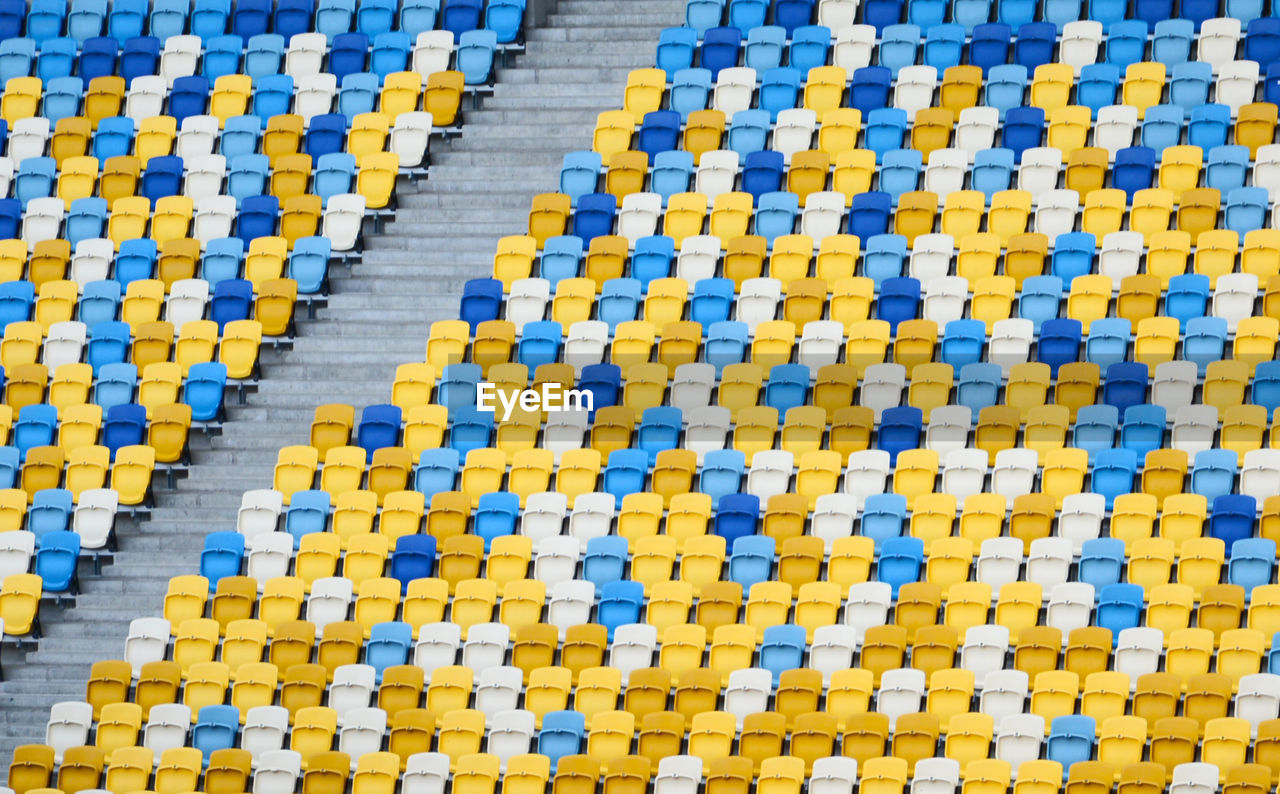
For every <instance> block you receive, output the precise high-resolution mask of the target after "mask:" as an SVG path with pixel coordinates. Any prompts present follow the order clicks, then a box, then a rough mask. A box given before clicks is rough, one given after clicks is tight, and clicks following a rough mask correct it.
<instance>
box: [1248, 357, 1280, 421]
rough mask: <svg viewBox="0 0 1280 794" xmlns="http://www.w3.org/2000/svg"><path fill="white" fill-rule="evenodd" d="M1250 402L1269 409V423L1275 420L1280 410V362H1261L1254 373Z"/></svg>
mask: <svg viewBox="0 0 1280 794" xmlns="http://www.w3.org/2000/svg"><path fill="white" fill-rule="evenodd" d="M1249 401H1250V402H1251V403H1253V404H1254V405H1261V406H1262V407H1263V408H1266V409H1267V421H1268V422H1270V421H1272V420H1273V419H1274V418H1275V414H1276V408H1280V361H1260V362H1258V365H1257V368H1256V369H1255V370H1254V372H1253V383H1252V384H1251V385H1250V387H1249Z"/></svg>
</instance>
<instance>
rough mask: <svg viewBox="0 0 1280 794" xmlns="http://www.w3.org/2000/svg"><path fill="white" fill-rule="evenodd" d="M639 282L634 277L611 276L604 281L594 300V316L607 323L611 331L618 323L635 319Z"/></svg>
mask: <svg viewBox="0 0 1280 794" xmlns="http://www.w3.org/2000/svg"><path fill="white" fill-rule="evenodd" d="M641 299H642V298H641V292H640V282H639V281H637V280H636V279H634V278H611V279H609V280H608V281H606V282H605V283H604V287H603V288H602V289H601V292H600V297H599V298H598V299H597V300H596V316H597V317H598V318H599V320H600V321H601V322H604V323H607V324H608V325H609V333H613V332H614V331H615V330H616V329H617V327H618V323H624V322H629V321H631V320H634V319H636V313H637V312H638V311H639V308H640V301H641Z"/></svg>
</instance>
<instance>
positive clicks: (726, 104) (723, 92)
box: [711, 66, 756, 123]
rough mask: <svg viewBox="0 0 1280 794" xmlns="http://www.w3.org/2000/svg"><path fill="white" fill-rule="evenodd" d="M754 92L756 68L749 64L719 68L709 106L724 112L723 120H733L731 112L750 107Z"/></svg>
mask: <svg viewBox="0 0 1280 794" xmlns="http://www.w3.org/2000/svg"><path fill="white" fill-rule="evenodd" d="M755 93H756V70H755V69H752V68H751V67H750V66H734V67H731V68H728V69H721V70H720V74H719V75H718V76H717V77H716V85H715V89H714V90H713V91H712V94H711V107H712V108H713V109H715V110H719V111H720V112H722V113H724V118H725V122H726V123H729V122H732V121H733V114H735V113H737V112H738V111H739V110H746V109H748V108H750V107H751V100H752V99H753V98H754V97H755Z"/></svg>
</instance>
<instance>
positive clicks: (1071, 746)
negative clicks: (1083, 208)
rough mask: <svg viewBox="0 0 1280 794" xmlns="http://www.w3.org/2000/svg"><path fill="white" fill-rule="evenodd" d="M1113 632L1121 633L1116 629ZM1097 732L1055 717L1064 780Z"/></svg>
mask: <svg viewBox="0 0 1280 794" xmlns="http://www.w3.org/2000/svg"><path fill="white" fill-rule="evenodd" d="M1077 7H1078V4H1077ZM1134 586H1136V585H1134ZM1141 589H1142V588H1140V587H1139V588H1138V590H1141ZM1100 625H1101V624H1100ZM1135 625H1136V623H1135ZM1104 628H1110V626H1104ZM1112 633H1113V634H1119V632H1116V631H1113V632H1112ZM1095 733H1096V723H1095V721H1094V719H1093V717H1086V716H1084V715H1075V714H1072V715H1068V716H1063V717H1054V718H1053V722H1052V723H1051V727H1050V729H1049V738H1048V740H1047V741H1046V742H1045V757H1046V758H1048V759H1049V760H1050V761H1056V762H1057V763H1059V764H1062V779H1063V780H1066V779H1067V775H1068V774H1069V772H1070V770H1071V766H1072V764H1076V763H1080V762H1082V761H1088V760H1089V759H1090V758H1091V757H1092V756H1093V742H1094V735H1095Z"/></svg>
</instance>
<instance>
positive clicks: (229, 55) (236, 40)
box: [200, 35, 244, 82]
mask: <svg viewBox="0 0 1280 794" xmlns="http://www.w3.org/2000/svg"><path fill="white" fill-rule="evenodd" d="M243 47H244V42H243V41H242V40H241V38H240V37H239V36H236V35H227V36H214V37H213V38H212V39H210V40H209V41H208V42H207V43H206V44H205V48H204V58H202V59H201V66H200V73H201V74H202V75H204V76H205V77H206V78H208V79H209V81H210V82H212V81H214V80H217V79H218V78H219V77H222V76H223V75H224V74H239V73H240V53H241V50H242V49H243Z"/></svg>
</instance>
